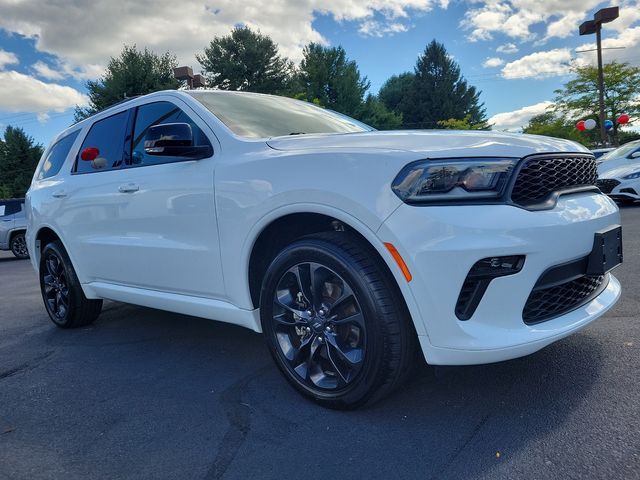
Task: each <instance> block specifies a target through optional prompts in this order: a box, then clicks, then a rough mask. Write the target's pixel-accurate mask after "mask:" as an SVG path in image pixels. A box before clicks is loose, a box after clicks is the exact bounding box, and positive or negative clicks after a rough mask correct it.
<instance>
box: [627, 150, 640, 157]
mask: <svg viewBox="0 0 640 480" xmlns="http://www.w3.org/2000/svg"><path fill="white" fill-rule="evenodd" d="M629 158H640V150H638V151H637V152H633V153H632V154H631V155H629Z"/></svg>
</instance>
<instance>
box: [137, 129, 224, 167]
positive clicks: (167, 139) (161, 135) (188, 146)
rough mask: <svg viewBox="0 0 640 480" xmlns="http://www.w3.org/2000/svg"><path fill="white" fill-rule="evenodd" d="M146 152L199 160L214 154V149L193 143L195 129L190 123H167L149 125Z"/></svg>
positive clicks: (145, 144)
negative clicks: (193, 129)
mask: <svg viewBox="0 0 640 480" xmlns="http://www.w3.org/2000/svg"><path fill="white" fill-rule="evenodd" d="M144 153H146V154H147V155H156V156H163V157H185V158H191V159H193V160H198V159H201V158H207V157H210V156H211V155H213V149H212V148H211V146H210V145H194V144H193V131H192V130H191V125H189V124H188V123H165V124H162V125H154V126H152V127H149V130H147V134H146V135H145V137H144Z"/></svg>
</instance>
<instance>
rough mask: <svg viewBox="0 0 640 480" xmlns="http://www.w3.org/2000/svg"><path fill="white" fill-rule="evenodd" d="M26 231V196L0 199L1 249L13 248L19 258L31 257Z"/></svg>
mask: <svg viewBox="0 0 640 480" xmlns="http://www.w3.org/2000/svg"><path fill="white" fill-rule="evenodd" d="M26 231H27V218H26V216H25V212H24V198H12V199H8V200H0V250H11V251H12V252H13V254H14V255H15V256H16V257H18V258H29V251H28V250H27V242H26V241H25V238H24V235H25V233H26Z"/></svg>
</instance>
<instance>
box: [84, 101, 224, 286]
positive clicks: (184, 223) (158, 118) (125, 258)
mask: <svg viewBox="0 0 640 480" xmlns="http://www.w3.org/2000/svg"><path fill="white" fill-rule="evenodd" d="M186 110H188V106H187V105H186V104H184V103H182V102H180V101H179V100H173V101H157V102H152V103H148V104H144V105H141V106H139V107H138V108H136V109H134V110H133V111H132V112H131V117H130V122H131V123H130V127H128V128H130V129H129V132H130V134H127V139H126V141H125V147H124V149H125V152H124V155H123V159H124V162H123V163H122V165H121V166H119V167H118V168H117V169H114V170H112V171H111V172H106V173H98V174H93V175H88V176H90V177H92V179H93V178H98V177H100V178H104V180H103V181H101V182H100V184H99V185H95V182H92V185H91V186H90V187H89V186H86V187H85V188H87V189H88V190H87V193H86V195H85V196H84V197H85V198H90V197H91V196H92V195H94V196H95V199H94V200H91V201H89V202H88V204H91V205H96V204H100V205H97V206H98V211H100V209H102V213H101V218H102V219H103V221H104V224H103V225H97V224H95V223H94V226H93V230H94V231H100V232H101V234H100V235H98V236H97V237H94V238H93V241H92V243H91V248H93V247H98V248H99V251H100V252H104V254H103V253H100V254H99V255H98V252H97V251H96V255H97V256H96V258H94V259H91V260H88V262H90V263H91V267H90V268H91V270H92V271H93V272H94V277H95V279H96V280H101V281H107V282H111V283H117V284H119V285H128V286H133V287H140V288H145V289H152V290H158V291H163V292H171V293H180V294H188V295H195V296H202V297H210V298H222V297H224V284H223V278H222V269H221V262H220V248H219V243H218V229H217V222H216V216H215V204H214V191H213V171H214V157H210V158H205V159H200V160H192V159H189V158H180V157H163V156H158V155H147V154H146V153H145V150H144V138H145V135H146V132H147V131H148V130H149V128H150V127H152V126H154V125H159V124H163V123H177V122H183V123H188V124H190V125H191V128H192V131H193V134H194V143H195V144H205V143H211V142H212V141H215V137H214V136H213V135H212V133H211V132H210V131H208V132H207V133H205V131H207V130H208V128H207V126H206V125H205V124H204V123H203V122H202V120H201V119H200V118H199V117H196V115H195V114H194V113H193V112H189V114H188V113H187V112H186ZM210 137H213V138H210ZM85 143H86V142H85ZM216 145H217V143H216ZM88 146H89V145H88V144H87V145H86V146H85V145H84V144H83V147H82V148H87V147H88ZM98 149H99V146H98ZM105 175H109V177H106V176H105ZM96 214H97V213H94V215H96ZM79 233H80V232H79ZM83 255H84V256H85V258H86V257H87V256H88V255H90V252H89V251H88V250H87V249H85V252H84V254H83Z"/></svg>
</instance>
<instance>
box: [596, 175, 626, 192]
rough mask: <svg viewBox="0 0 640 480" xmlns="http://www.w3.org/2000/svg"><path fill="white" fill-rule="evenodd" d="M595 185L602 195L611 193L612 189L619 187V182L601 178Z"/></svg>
mask: <svg viewBox="0 0 640 480" xmlns="http://www.w3.org/2000/svg"><path fill="white" fill-rule="evenodd" d="M596 185H597V186H598V188H599V189H600V190H601V191H602V193H611V192H612V191H613V189H614V188H616V187H617V186H618V185H620V182H619V181H618V180H612V179H609V178H601V179H599V180H598V181H597V182H596Z"/></svg>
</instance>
